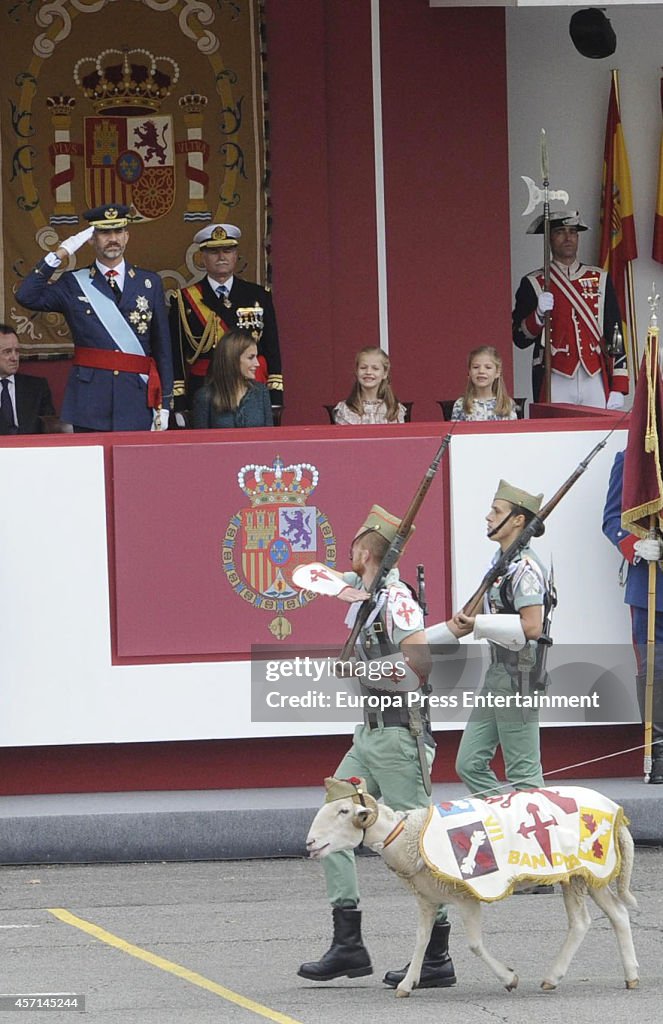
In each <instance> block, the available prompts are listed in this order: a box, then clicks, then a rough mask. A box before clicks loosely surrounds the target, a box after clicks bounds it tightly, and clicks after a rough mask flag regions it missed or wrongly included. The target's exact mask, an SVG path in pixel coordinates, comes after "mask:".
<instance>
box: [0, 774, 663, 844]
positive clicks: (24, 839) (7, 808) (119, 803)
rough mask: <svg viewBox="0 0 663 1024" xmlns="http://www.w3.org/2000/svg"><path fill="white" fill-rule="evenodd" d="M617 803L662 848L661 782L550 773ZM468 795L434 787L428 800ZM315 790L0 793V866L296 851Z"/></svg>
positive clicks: (636, 829) (639, 836)
mask: <svg viewBox="0 0 663 1024" xmlns="http://www.w3.org/2000/svg"><path fill="white" fill-rule="evenodd" d="M550 784H551V785H582V786H588V787H589V788H590V789H597V790H599V792H601V793H605V794H606V795H607V796H609V797H611V798H612V799H613V800H615V801H616V802H617V803H619V804H621V805H622V806H623V807H624V809H625V810H626V813H627V815H628V817H629V819H630V821H631V831H632V833H633V836H634V838H635V840H636V842H642V843H646V842H650V843H660V844H661V845H663V786H645V785H643V783H642V780H641V779H591V780H588V781H582V780H571V779H564V780H561V779H560V780H555V781H551V783H550ZM466 795H467V790H466V789H465V787H464V786H462V785H461V784H460V783H455V784H447V783H445V784H443V785H435V786H434V787H433V799H434V800H436V801H440V800H456V799H460V798H461V797H464V796H466ZM322 798H323V790H322V789H321V788H318V787H309V788H292V789H242V790H230V789H229V790H199V791H194V792H173V793H166V792H163V793H161V792H145V793H79V794H56V795H50V796H5V797H0V864H67V863H73V864H80V863H98V862H106V861H108V862H112V863H116V862H126V863H130V862H132V861H162V860H168V861H194V860H234V859H245V858H249V857H287V856H294V857H296V856H299V855H301V853H302V852H303V838H304V836H305V835H306V833H307V831H308V827H309V825H310V823H311V821H312V819H313V816H314V814H315V812H316V811H317V809H318V807H319V806H320V803H321V801H322Z"/></svg>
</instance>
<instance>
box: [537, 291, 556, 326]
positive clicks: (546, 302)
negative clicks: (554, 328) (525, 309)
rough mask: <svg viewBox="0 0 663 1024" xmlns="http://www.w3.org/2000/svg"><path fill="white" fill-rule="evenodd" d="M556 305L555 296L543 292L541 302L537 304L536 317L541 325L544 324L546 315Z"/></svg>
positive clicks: (540, 297) (540, 296)
mask: <svg viewBox="0 0 663 1024" xmlns="http://www.w3.org/2000/svg"><path fill="white" fill-rule="evenodd" d="M554 305H555V296H554V295H553V293H552V292H541V294H540V295H539V301H538V302H537V304H536V315H537V318H538V320H539V323H543V318H544V317H545V315H546V313H550V312H551V310H552V308H553V306H554Z"/></svg>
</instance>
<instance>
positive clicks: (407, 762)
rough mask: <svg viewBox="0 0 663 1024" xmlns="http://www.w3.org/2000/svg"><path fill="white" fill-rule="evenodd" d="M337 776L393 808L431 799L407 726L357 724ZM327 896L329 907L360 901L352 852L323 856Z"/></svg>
mask: <svg viewBox="0 0 663 1024" xmlns="http://www.w3.org/2000/svg"><path fill="white" fill-rule="evenodd" d="M426 756H427V760H428V767H429V768H430V767H431V765H432V763H433V759H434V757H435V750H434V748H433V747H429V746H426ZM334 774H335V776H336V778H337V779H348V778H350V777H351V776H357V777H358V778H362V779H364V780H365V782H366V788H367V790H368V792H369V793H370V794H371V796H374V797H375V799H376V800H377V799H379V797H380V796H382V797H383V798H384V802H385V803H386V804H387V805H388V806H389V807H393V809H394V810H395V811H409V810H412V809H413V808H415V807H428V806H429V804H430V802H431V800H430V797H429V796H428V794H427V793H426V790H425V789H424V783H423V779H422V777H421V767H420V765H419V755H418V753H417V744H416V741H415V739H414V737H413V736H411V735H410V733H409V732H408V730H407V729H405V728H402V727H400V726H397V727H392V728H388V729H368V728H367V727H366V726H365V725H358V726H357V728H356V729H355V733H354V739H353V743H352V746H351V747H350V749H349V750H348V752H347V754H346V755H345V757H344V758H343V760H342V761H341V763H340V764H339V766H338V768H337V769H336V771H335V773H334ZM322 863H323V866H324V870H325V879H326V882H327V895H328V896H329V900H330V902H331V904H332V906H335V907H356V906H357V904H358V902H359V883H358V881H357V867H356V864H355V855H354V852H353V851H352V850H341V851H340V852H339V853H331V854H330V855H329V856H328V857H325V858H324V860H323V862H322ZM446 919H447V914H446V910H445V909H444V907H443V908H441V910H440V911H439V912H438V921H439V922H440V923H443V922H444V921H446Z"/></svg>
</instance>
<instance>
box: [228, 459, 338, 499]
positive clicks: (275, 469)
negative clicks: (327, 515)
mask: <svg viewBox="0 0 663 1024" xmlns="http://www.w3.org/2000/svg"><path fill="white" fill-rule="evenodd" d="M319 476H320V474H319V473H318V470H317V469H316V467H315V466H312V465H311V464H310V463H309V462H298V463H295V465H292V466H284V465H283V460H282V459H281V456H280V455H277V456H276V458H275V459H274V462H273V463H272V465H271V466H258V465H256V464H255V463H252V464H251V465H249V466H242V468H241V469H240V471H239V473H238V474H237V481H238V483H239V486H240V487H241V488H242V490H243V491H244V493H245V494H246V495H248V497H249V498H250V499H251V504H252V505H305V504H306V499H307V498H308V496H309V494H311V493H312V491H314V490H315V488H316V487H317V486H318V478H319Z"/></svg>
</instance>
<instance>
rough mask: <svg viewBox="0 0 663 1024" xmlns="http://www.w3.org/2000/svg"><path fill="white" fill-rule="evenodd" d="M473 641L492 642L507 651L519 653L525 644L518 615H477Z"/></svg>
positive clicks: (525, 639)
mask: <svg viewBox="0 0 663 1024" xmlns="http://www.w3.org/2000/svg"><path fill="white" fill-rule="evenodd" d="M474 639H475V640H492V641H493V643H495V644H499V645H500V647H506V648H507V650H509V651H520V650H521V649H522V648H523V647H524V646H525V644H526V643H527V638H526V636H525V634H524V633H523V626H522V622H521V621H520V615H477V616H476V618H475V620H474Z"/></svg>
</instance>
